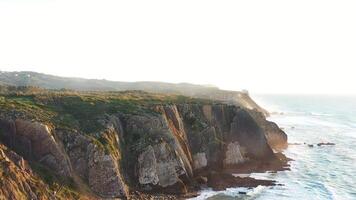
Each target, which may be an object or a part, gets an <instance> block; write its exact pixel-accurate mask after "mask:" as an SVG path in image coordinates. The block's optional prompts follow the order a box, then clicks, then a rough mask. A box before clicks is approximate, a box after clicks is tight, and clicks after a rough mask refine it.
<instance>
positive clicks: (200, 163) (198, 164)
mask: <svg viewBox="0 0 356 200" xmlns="http://www.w3.org/2000/svg"><path fill="white" fill-rule="evenodd" d="M207 165H208V161H207V159H206V154H205V153H204V152H203V153H196V154H195V155H193V166H194V169H195V170H198V169H202V168H204V167H206V166H207Z"/></svg>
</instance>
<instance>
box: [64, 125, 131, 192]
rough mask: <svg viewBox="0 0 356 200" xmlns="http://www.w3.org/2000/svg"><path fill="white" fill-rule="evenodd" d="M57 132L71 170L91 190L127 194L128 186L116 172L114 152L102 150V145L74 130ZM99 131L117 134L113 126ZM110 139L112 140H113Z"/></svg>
mask: <svg viewBox="0 0 356 200" xmlns="http://www.w3.org/2000/svg"><path fill="white" fill-rule="evenodd" d="M57 134H58V137H59V138H60V139H61V140H62V142H63V144H64V146H65V151H66V152H67V154H68V157H69V158H70V162H71V165H72V168H73V169H74V171H75V173H76V174H78V175H79V176H80V177H81V178H82V179H83V180H84V182H86V183H87V184H88V185H89V187H90V189H91V190H92V191H93V192H94V193H96V194H98V195H100V196H102V197H111V198H113V197H122V196H127V195H128V188H127V186H126V184H125V182H124V181H123V177H122V174H121V172H120V167H119V163H120V160H119V158H118V157H117V155H118V153H117V152H116V153H115V152H111V153H110V152H107V153H106V152H105V147H103V146H101V145H100V143H98V142H96V141H95V139H93V138H90V137H87V136H85V135H82V134H80V133H78V132H70V131H63V130H59V131H57ZM103 134H111V135H113V137H114V138H115V137H117V133H116V132H115V131H114V129H110V130H107V132H105V133H103ZM107 142H108V143H109V142H110V141H107ZM111 142H116V140H114V141H111ZM108 148H110V147H108ZM113 151H118V149H113Z"/></svg>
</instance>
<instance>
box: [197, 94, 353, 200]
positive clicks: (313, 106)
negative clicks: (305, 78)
mask: <svg viewBox="0 0 356 200" xmlns="http://www.w3.org/2000/svg"><path fill="white" fill-rule="evenodd" d="M254 99H255V100H256V101H257V103H259V104H260V105H261V106H262V107H264V108H266V109H267V110H268V111H270V112H272V113H274V114H272V115H271V117H270V118H269V119H268V120H271V121H274V122H276V123H277V124H278V125H279V126H280V127H281V128H282V129H284V131H285V132H286V133H287V134H288V142H289V143H300V145H289V147H288V148H287V149H286V150H285V151H284V154H285V155H286V156H287V157H289V158H292V159H293V160H294V161H291V162H290V165H291V170H290V171H282V172H277V173H260V174H257V173H256V174H251V175H250V176H251V177H254V178H260V179H271V180H276V181H277V182H278V183H279V184H282V186H273V187H263V186H259V187H257V188H254V189H250V190H249V189H246V188H229V189H227V190H225V191H221V192H214V191H212V190H211V189H209V188H207V189H205V190H203V191H202V192H201V193H200V196H198V197H197V198H196V199H210V200H215V199H229V200H230V199H259V200H275V199H303V200H304V199H306V200H309V199H310V200H318V199H326V200H327V199H342V200H344V199H345V200H347V199H355V200H356V96H326V95H325V96H311V95H304V96H303V95H260V96H257V95H256V96H254ZM320 142H332V143H335V146H317V145H316V144H317V143H320ZM304 143H305V144H304ZM308 144H313V145H314V146H313V147H310V146H308ZM239 192H246V194H239Z"/></svg>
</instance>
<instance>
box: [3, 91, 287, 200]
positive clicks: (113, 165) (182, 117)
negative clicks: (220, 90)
mask: <svg viewBox="0 0 356 200" xmlns="http://www.w3.org/2000/svg"><path fill="white" fill-rule="evenodd" d="M23 89H24V88H21V89H20V90H16V91H12V92H5V93H3V94H2V95H1V96H0V143H1V144H0V157H1V169H0V176H2V178H1V180H0V185H2V186H4V187H1V189H0V199H28V198H32V199H77V198H82V199H114V198H128V199H140V198H141V199H145V198H148V197H149V196H146V195H165V196H163V197H162V198H168V197H169V198H177V197H179V198H182V197H183V198H184V196H185V195H187V194H190V193H192V192H195V191H198V190H199V189H200V187H201V186H202V185H206V184H208V185H209V186H211V187H213V188H217V189H224V188H226V187H233V186H239V185H246V183H247V182H246V181H247V180H240V179H239V180H237V178H233V177H232V176H231V175H227V174H226V171H227V170H231V169H237V170H238V169H243V168H246V166H248V167H247V168H248V169H251V170H252V171H253V170H276V169H284V167H285V166H286V162H285V161H286V160H285V159H284V158H283V157H281V156H279V154H276V153H275V152H274V151H275V150H276V149H277V148H280V147H281V146H283V145H286V143H287V137H286V135H285V133H284V132H283V131H282V130H280V129H279V128H278V126H277V125H276V124H274V123H272V122H268V121H267V120H266V118H265V116H264V114H263V113H261V112H260V111H258V109H254V108H252V107H254V106H255V105H254V104H250V105H252V107H248V106H246V105H247V103H250V100H249V99H248V98H249V97H248V98H247V96H245V97H244V98H245V99H246V101H245V102H242V101H241V102H240V104H238V102H239V101H238V102H237V103H227V102H224V101H222V100H217V99H213V98H211V99H196V98H190V97H185V96H180V95H163V94H150V93H146V92H140V91H133V92H129V91H128V92H64V91H47V90H40V91H38V90H36V91H33V90H23ZM246 95H247V94H246ZM246 102H247V103H246ZM256 105H257V104H256ZM251 108H252V109H251ZM11 174H14V175H11ZM219 174H220V175H219ZM223 174H225V175H223ZM3 177H4V178H3ZM217 177H227V178H226V180H230V181H229V184H226V183H227V181H222V183H221V184H220V185H218V186H217V185H214V183H217V182H220V181H221V180H220V181H219V180H217ZM213 180H214V181H213ZM248 181H250V182H249V183H251V180H248ZM252 182H253V181H252ZM15 183H16V184H15ZM258 184H266V185H271V184H272V182H263V181H262V182H259V183H258ZM5 185H6V187H5ZM250 186H253V184H252V185H250ZM256 186H257V185H256Z"/></svg>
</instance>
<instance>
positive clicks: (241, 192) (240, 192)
mask: <svg viewBox="0 0 356 200" xmlns="http://www.w3.org/2000/svg"><path fill="white" fill-rule="evenodd" d="M239 194H247V192H243V191H239Z"/></svg>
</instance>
